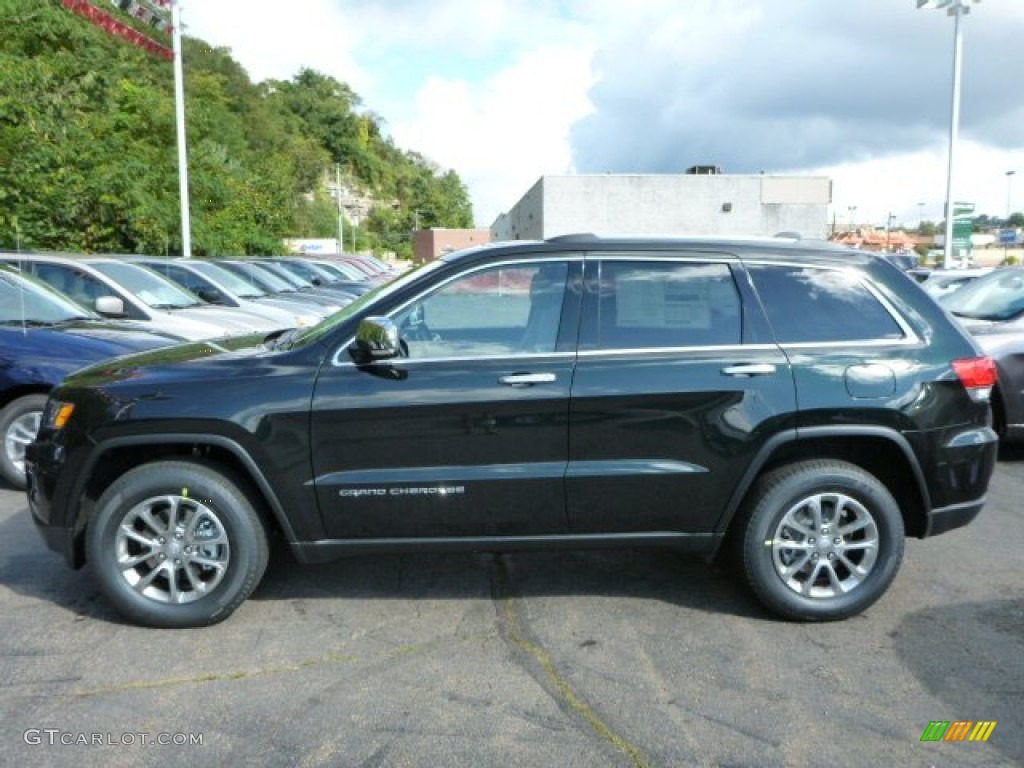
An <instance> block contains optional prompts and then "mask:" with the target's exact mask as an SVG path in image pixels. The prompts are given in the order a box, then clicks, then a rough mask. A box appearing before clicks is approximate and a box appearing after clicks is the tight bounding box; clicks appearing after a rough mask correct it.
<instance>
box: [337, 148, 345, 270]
mask: <svg viewBox="0 0 1024 768" xmlns="http://www.w3.org/2000/svg"><path fill="white" fill-rule="evenodd" d="M334 193H335V194H336V195H337V196H338V253H344V252H345V219H344V214H343V213H342V208H341V163H335V164H334Z"/></svg>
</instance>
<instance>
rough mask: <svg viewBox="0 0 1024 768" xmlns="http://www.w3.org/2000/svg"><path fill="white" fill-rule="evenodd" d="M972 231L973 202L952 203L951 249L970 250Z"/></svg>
mask: <svg viewBox="0 0 1024 768" xmlns="http://www.w3.org/2000/svg"><path fill="white" fill-rule="evenodd" d="M973 231H974V203H959V202H957V203H953V250H954V251H957V252H959V251H969V250H971V232H973Z"/></svg>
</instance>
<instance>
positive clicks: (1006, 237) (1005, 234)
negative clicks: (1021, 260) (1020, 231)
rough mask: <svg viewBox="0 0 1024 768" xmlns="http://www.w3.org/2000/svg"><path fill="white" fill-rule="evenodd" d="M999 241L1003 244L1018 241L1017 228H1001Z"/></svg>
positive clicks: (1011, 243)
mask: <svg viewBox="0 0 1024 768" xmlns="http://www.w3.org/2000/svg"><path fill="white" fill-rule="evenodd" d="M999 242H1000V244H1002V245H1013V244H1014V243H1016V242H1017V230H1016V229H1001V230H999Z"/></svg>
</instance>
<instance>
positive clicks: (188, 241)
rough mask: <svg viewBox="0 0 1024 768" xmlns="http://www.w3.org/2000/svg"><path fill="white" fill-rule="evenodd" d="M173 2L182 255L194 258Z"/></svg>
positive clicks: (177, 14) (177, 16)
mask: <svg viewBox="0 0 1024 768" xmlns="http://www.w3.org/2000/svg"><path fill="white" fill-rule="evenodd" d="M170 2H171V35H172V37H171V40H172V42H173V46H174V115H175V125H176V127H177V134H178V196H179V198H180V203H181V255H182V256H184V257H185V258H186V259H188V258H191V257H192V225H191V221H190V217H189V205H188V145H187V144H186V143H185V76H184V74H183V72H182V67H181V5H180V0H170Z"/></svg>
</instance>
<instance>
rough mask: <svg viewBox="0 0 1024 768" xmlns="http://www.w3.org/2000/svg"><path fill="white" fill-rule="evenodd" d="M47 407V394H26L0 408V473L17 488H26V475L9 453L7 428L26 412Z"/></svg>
mask: <svg viewBox="0 0 1024 768" xmlns="http://www.w3.org/2000/svg"><path fill="white" fill-rule="evenodd" d="M45 407H46V395H39V394H36V395H24V396H22V397H19V398H18V399H17V400H12V401H11V402H9V403H8V404H7V405H5V406H4V407H3V408H2V409H0V475H3V478H4V479H5V480H6V481H7V482H9V483H10V484H11V485H13V486H14V487H15V488H18V489H21V490H24V488H25V485H26V482H25V475H24V474H23V473H22V472H19V471H18V470H17V469H16V468H15V466H14V464H13V462H12V461H11V459H10V457H9V456H8V455H7V430H8V429H10V426H11V424H12V423H13V422H14V420H15V419H18V418H20V417H22V416H24V415H25V414H26V413H32V412H33V411H38V412H39V413H42V411H43V409H44V408H45Z"/></svg>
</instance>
